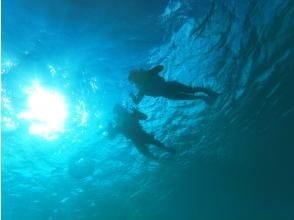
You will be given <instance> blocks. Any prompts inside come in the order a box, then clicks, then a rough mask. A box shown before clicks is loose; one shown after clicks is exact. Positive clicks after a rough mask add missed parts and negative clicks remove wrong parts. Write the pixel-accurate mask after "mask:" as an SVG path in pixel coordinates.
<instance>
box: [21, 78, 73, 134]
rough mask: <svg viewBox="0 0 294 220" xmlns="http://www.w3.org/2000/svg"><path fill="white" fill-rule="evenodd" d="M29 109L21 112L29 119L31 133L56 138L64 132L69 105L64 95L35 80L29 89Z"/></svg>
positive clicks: (24, 117) (22, 115)
mask: <svg viewBox="0 0 294 220" xmlns="http://www.w3.org/2000/svg"><path fill="white" fill-rule="evenodd" d="M27 93H28V109H27V110H26V111H25V112H22V113H20V114H19V117H20V118H23V119H26V120H28V121H29V122H30V123H31V124H30V128H29V132H30V134H34V135H39V136H42V137H44V138H46V139H55V138H57V137H58V134H60V133H63V132H64V123H65V120H66V117H67V115H68V113H67V106H66V103H65V100H64V97H63V96H62V95H61V94H59V93H58V92H56V91H52V90H49V89H45V88H42V87H41V86H40V84H39V83H38V82H35V83H34V84H33V86H32V88H30V89H29V90H28V91H27Z"/></svg>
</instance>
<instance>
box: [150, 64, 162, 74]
mask: <svg viewBox="0 0 294 220" xmlns="http://www.w3.org/2000/svg"><path fill="white" fill-rule="evenodd" d="M163 69H164V66H163V65H158V66H155V67H153V68H152V69H150V70H148V73H150V74H154V75H156V74H159V73H160V72H161V71H162V70H163Z"/></svg>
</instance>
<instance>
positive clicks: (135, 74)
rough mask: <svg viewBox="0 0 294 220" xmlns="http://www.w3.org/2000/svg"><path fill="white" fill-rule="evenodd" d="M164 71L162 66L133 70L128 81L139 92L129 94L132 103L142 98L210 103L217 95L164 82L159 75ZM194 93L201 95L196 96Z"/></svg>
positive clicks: (179, 84) (205, 89)
mask: <svg viewBox="0 0 294 220" xmlns="http://www.w3.org/2000/svg"><path fill="white" fill-rule="evenodd" d="M163 69H164V67H163V66H162V65H158V66H155V67H154V68H152V69H150V70H147V71H146V70H134V71H132V72H131V73H130V74H129V81H131V82H133V83H134V84H135V85H136V87H137V89H138V90H139V92H138V94H137V95H134V94H131V97H132V99H133V101H134V102H135V103H136V104H138V103H139V102H140V101H141V100H142V99H143V97H144V96H145V95H146V96H151V97H164V98H167V99H172V100H195V99H202V100H204V101H206V102H207V103H209V104H210V103H211V102H212V101H213V100H214V99H215V98H216V97H217V93H216V92H214V91H212V90H211V89H208V88H202V87H190V86H187V85H185V84H182V83H179V82H176V81H166V80H165V79H164V78H163V77H161V76H159V73H160V72H161V71H162V70H163ZM195 93H201V94H198V95H196V94H195Z"/></svg>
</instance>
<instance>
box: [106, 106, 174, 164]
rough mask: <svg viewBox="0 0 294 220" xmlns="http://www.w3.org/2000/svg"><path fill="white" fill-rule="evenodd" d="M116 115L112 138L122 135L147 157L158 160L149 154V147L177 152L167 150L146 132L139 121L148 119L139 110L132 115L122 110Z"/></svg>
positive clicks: (170, 150) (170, 149)
mask: <svg viewBox="0 0 294 220" xmlns="http://www.w3.org/2000/svg"><path fill="white" fill-rule="evenodd" d="M115 114H116V116H115V122H116V126H115V127H113V128H112V131H111V132H112V136H114V135H116V134H118V133H121V134H122V135H124V136H125V137H126V138H128V139H129V140H131V141H132V142H133V143H134V145H135V146H136V148H137V149H138V150H139V151H140V152H141V153H142V154H143V155H145V156H146V157H149V158H152V159H154V160H158V158H156V157H155V156H154V155H152V154H151V153H150V152H149V150H148V145H154V146H156V147H158V148H160V149H163V150H165V151H167V152H171V153H173V152H174V151H175V150H174V149H172V148H167V147H166V146H164V144H163V143H161V142H160V141H158V140H156V139H155V137H154V136H153V135H151V134H148V133H146V132H145V131H144V129H143V127H142V126H141V124H140V123H139V121H140V120H146V119H147V116H146V115H145V114H143V113H141V112H139V111H138V110H134V111H133V112H132V113H130V112H128V111H127V110H126V109H123V108H121V109H120V110H119V111H116V113H115Z"/></svg>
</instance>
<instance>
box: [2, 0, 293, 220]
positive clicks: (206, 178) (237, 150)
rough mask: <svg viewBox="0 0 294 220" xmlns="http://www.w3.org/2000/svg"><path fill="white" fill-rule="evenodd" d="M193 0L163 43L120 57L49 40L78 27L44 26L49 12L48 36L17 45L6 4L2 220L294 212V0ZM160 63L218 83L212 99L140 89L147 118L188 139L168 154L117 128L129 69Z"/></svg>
mask: <svg viewBox="0 0 294 220" xmlns="http://www.w3.org/2000/svg"><path fill="white" fill-rule="evenodd" d="M126 2H127V1H126ZM150 2H152V1H150ZM158 2H160V1H158ZM192 2H193V1H169V3H168V5H167V6H166V7H164V10H163V11H161V15H160V16H159V17H158V18H157V20H159V21H160V22H159V23H160V25H161V26H163V27H164V28H165V32H163V33H162V35H163V36H162V37H163V38H164V40H163V41H164V42H163V43H161V44H160V45H159V46H156V47H154V45H152V46H150V45H149V46H148V44H147V46H146V47H147V50H145V49H146V48H145V49H144V53H143V54H144V56H142V54H140V56H139V55H138V57H134V56H131V55H130V56H129V57H128V56H127V55H125V56H124V55H122V56H121V57H122V58H121V59H122V60H117V59H116V58H114V59H111V58H110V59H109V57H110V55H111V53H112V52H109V51H108V50H110V51H112V49H113V48H114V49H115V48H116V47H118V48H119V49H118V51H119V50H120V49H121V48H120V46H119V45H120V44H119V43H118V41H117V42H113V43H112V42H110V43H109V44H105V45H100V46H101V48H102V49H103V50H104V51H108V54H106V53H105V57H103V54H102V55H101V54H99V55H97V59H96V58H95V59H89V57H90V58H91V57H94V55H95V53H96V52H95V53H94V52H93V50H94V49H95V48H91V44H90V43H89V45H86V44H82V45H78V44H77V45H71V40H70V39H68V38H67V37H64V38H62V39H60V41H62V43H61V42H59V40H56V48H58V49H56V48H55V47H52V48H50V44H52V41H50V38H54V36H55V35H54V34H56V36H62V35H60V33H62V32H66V31H68V30H67V29H66V30H65V29H64V30H63V29H62V26H60V29H61V30H60V32H59V33H58V32H56V33H50V32H49V31H48V32H46V31H45V30H44V29H46V24H47V25H49V23H50V22H48V23H44V24H43V23H42V20H40V21H39V23H38V22H37V21H36V23H35V24H34V25H36V26H37V27H38V28H39V29H41V33H42V35H41V36H42V37H41V39H36V38H35V37H36V36H34V30H35V29H34V27H33V26H32V27H31V28H32V30H30V31H31V32H29V33H27V36H22V37H23V38H24V39H26V42H30V43H27V44H26V45H23V44H21V42H17V43H16V45H21V46H19V48H17V47H15V46H14V45H13V44H12V43H11V42H9V40H8V38H6V35H7V32H8V28H7V25H8V23H9V21H10V20H12V18H11V16H12V15H9V16H8V15H6V16H5V14H4V16H5V17H4V18H5V19H6V21H5V19H3V22H4V28H3V45H4V49H3V57H2V72H1V73H2V122H1V123H2V138H3V140H2V218H3V219H4V220H19V219H23V220H27V219H30V220H41V219H42V220H43V219H46V220H56V219H63V220H64V219H71V220H73V219H87V220H91V219H107V220H111V219H128V220H132V219H133V220H137V219H140V220H143V219H146V220H147V219H174V220H179V219H182V220H192V219H211V220H212V219H224V220H227V219H244V220H245V219H246V220H248V219H252V220H253V219H258V220H260V219H289V220H290V219H293V218H294V188H293V184H294V173H293V165H294V164H293V159H292V155H293V153H294V152H293V151H294V150H293V146H294V141H293V137H292V136H293V135H292V133H293V132H292V131H293V130H294V99H293V98H292V97H294V89H293V88H294V87H293V85H294V75H293V70H294V52H293V44H294V40H293V39H294V27H293V17H294V4H293V1H291V0H284V1H278V0H276V1H263V0H251V1H248V2H246V3H245V2H244V1H242V2H241V1H212V2H211V3H210V6H209V8H207V10H205V14H203V16H201V17H197V18H196V17H193V16H192V14H193V13H194V11H193V10H196V9H194V8H197V6H199V7H200V6H201V4H200V3H199V4H198V1H197V2H196V3H195V5H196V6H195V5H193V4H192ZM194 2H195V1H194ZM199 2H200V1H199ZM86 3H87V4H89V1H85V4H86ZM103 3H105V4H106V2H103ZM6 4H8V2H6V3H5V2H4V9H5V7H6ZM80 4H81V5H82V3H80ZM158 4H159V3H158ZM81 5H80V6H81ZM58 12H59V11H58V10H57V9H56V13H58ZM36 13H37V12H36ZM49 14H50V13H49ZM69 15H70V13H69ZM56 19H57V18H56ZM73 19H74V18H73ZM28 20H29V18H28ZM6 22H7V25H6ZM24 22H26V21H25V20H24ZM73 23H74V22H73ZM60 25H61V24H60ZM57 28H58V27H57ZM124 28H125V27H122V30H123V31H124V30H127V28H125V29H124ZM85 29H86V28H85ZM137 29H140V27H137ZM15 31H18V30H15ZM79 31H81V30H77V32H79ZM123 31H122V32H123ZM124 34H125V35H127V34H128V32H127V31H126V32H125V33H124ZM36 35H37V34H36ZM89 35H91V34H90V33H89ZM114 35H115V34H114ZM122 35H123V34H122ZM137 37H138V36H126V39H128V40H130V39H131V40H135V39H136V38H137ZM145 37H146V36H145ZM102 38H103V37H101V39H99V40H101V41H102V40H103V39H102ZM117 38H119V37H118V36H117ZM147 38H148V35H147ZM114 39H115V37H114ZM51 40H52V39H51ZM84 40H85V42H91V41H95V42H96V39H95V40H93V39H91V37H90V36H88V37H85V39H84ZM144 40H146V39H145V38H144ZM144 40H142V42H143V41H144ZM31 41H33V42H31ZM97 41H98V40H97ZM49 42H50V44H49ZM73 42H76V41H74V40H73ZM81 42H83V41H81ZM47 43H48V45H49V46H47V47H46V45H47ZM33 44H34V45H33ZM62 45H64V47H62ZM93 45H94V46H95V44H93ZM38 47H41V48H42V49H44V51H43V52H42V53H40V54H38V52H39V51H38V50H37V49H36V48H38ZM73 47H74V48H73ZM128 49H129V50H130V51H131V52H130V54H132V50H135V49H134V48H131V47H130V48H128ZM60 50H62V51H63V53H62V54H55V53H56V52H58V51H60ZM138 50H140V48H139V49H138ZM146 51H148V52H146ZM36 53H37V54H36ZM87 53H89V56H86V55H85V56H84V55H83V54H87ZM46 54H47V55H48V57H50V59H48V60H47V59H46ZM52 54H53V55H52ZM55 55H56V56H57V57H55ZM113 56H114V55H113ZM35 62H38V64H35ZM111 62H113V64H112V65H111ZM120 62H122V63H120ZM129 62H131V63H129ZM96 63H97V65H96ZM103 63H107V64H109V65H108V66H106V65H105V64H104V65H103ZM159 63H160V64H163V65H164V66H165V71H164V72H163V74H161V75H162V76H164V78H166V79H170V80H177V81H180V82H183V83H185V84H188V85H193V86H207V87H210V88H213V89H214V90H216V91H218V92H219V93H221V95H220V97H219V99H218V100H217V102H216V103H215V104H214V105H213V106H207V105H206V104H205V103H203V102H201V101H178V102H175V101H170V100H165V99H162V98H156V99H153V98H144V99H143V101H142V103H141V104H140V105H139V108H140V110H142V111H143V112H144V113H146V114H147V115H148V117H149V118H148V120H147V121H146V122H144V123H143V127H144V128H145V129H146V131H148V132H150V133H152V134H154V135H155V136H156V138H157V139H159V140H161V141H162V142H163V143H164V144H165V145H166V146H168V147H174V148H176V149H177V155H176V156H175V157H173V158H171V159H170V160H168V161H167V162H166V163H162V164H159V163H157V162H154V161H150V160H148V159H146V158H144V157H143V156H142V155H140V154H139V153H138V152H137V150H136V149H135V148H134V147H133V146H132V143H131V142H129V141H128V140H126V139H125V138H124V137H121V136H119V137H117V138H115V139H114V140H112V141H111V140H109V139H107V132H106V126H107V123H108V121H110V120H111V118H112V107H113V105H114V104H115V103H119V102H122V103H123V104H125V105H127V106H132V105H133V104H131V101H130V99H129V97H128V92H129V90H132V89H133V88H132V87H131V86H130V85H128V83H127V80H126V79H127V73H128V71H129V70H131V69H132V68H134V67H144V68H145V67H146V68H149V67H152V66H154V65H157V64H159ZM117 67H121V70H116V68H117ZM120 71H122V72H123V73H122V72H120ZM162 156H164V155H162Z"/></svg>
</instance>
